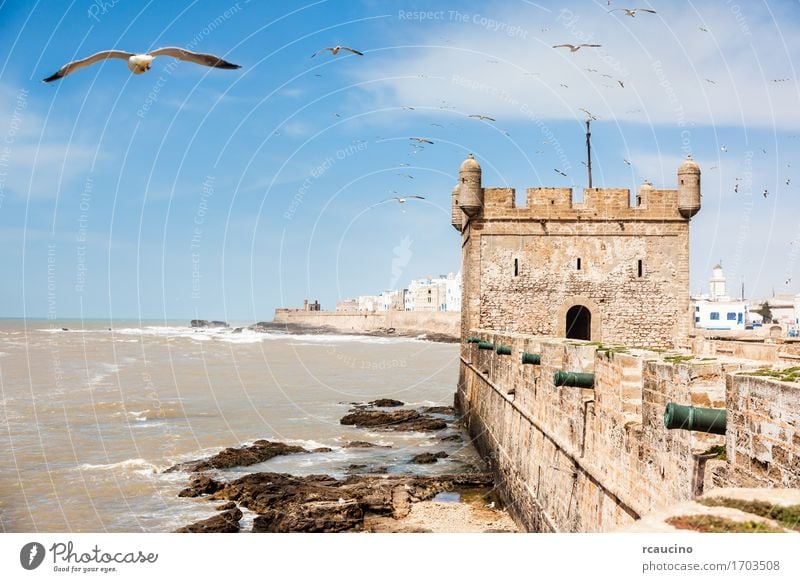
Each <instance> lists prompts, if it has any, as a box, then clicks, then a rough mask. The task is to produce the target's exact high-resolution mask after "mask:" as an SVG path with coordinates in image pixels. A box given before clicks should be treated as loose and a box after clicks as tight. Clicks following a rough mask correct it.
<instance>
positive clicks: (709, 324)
mask: <svg viewBox="0 0 800 582" xmlns="http://www.w3.org/2000/svg"><path fill="white" fill-rule="evenodd" d="M708 286H709V291H710V293H709V294H708V295H701V296H700V297H696V298H694V299H693V300H692V303H693V305H694V326H695V327H697V328H702V329H713V330H742V331H743V330H745V329H746V328H747V326H748V325H750V311H749V308H748V305H747V302H746V301H739V300H735V299H731V298H730V296H729V295H728V293H727V289H726V280H725V275H723V273H722V265H715V266H714V271H713V274H712V275H711V279H709V285H708Z"/></svg>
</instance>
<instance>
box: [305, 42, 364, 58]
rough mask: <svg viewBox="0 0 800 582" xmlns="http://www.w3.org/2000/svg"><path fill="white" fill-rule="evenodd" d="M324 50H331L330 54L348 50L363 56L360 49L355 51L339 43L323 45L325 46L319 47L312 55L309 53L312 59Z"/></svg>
mask: <svg viewBox="0 0 800 582" xmlns="http://www.w3.org/2000/svg"><path fill="white" fill-rule="evenodd" d="M325 51H331V54H333V55H338V54H339V51H349V52H351V53H353V54H354V55H360V56H362V57H363V56H364V53H362V52H361V51H357V50H356V49H351V48H350V47H349V46H341V45H338V44H337V45H336V46H329V47H325V48H322V49H319V50H318V51H317V52H315V53H314V54H313V55H311V58H312V59H313V58H314V57H315V56H317V55H318V54H319V53H324V52H325Z"/></svg>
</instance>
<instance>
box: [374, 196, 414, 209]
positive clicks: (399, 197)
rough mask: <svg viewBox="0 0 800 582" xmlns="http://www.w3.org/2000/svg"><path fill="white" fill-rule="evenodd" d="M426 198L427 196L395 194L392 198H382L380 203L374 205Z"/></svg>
mask: <svg viewBox="0 0 800 582" xmlns="http://www.w3.org/2000/svg"><path fill="white" fill-rule="evenodd" d="M411 199H414V200H425V196H417V195H413V196H393V197H391V198H387V199H386V200H381V201H380V202H378V204H374V205H373V206H378V205H379V204H385V203H386V202H397V203H398V204H405V203H406V202H408V201H409V200H411Z"/></svg>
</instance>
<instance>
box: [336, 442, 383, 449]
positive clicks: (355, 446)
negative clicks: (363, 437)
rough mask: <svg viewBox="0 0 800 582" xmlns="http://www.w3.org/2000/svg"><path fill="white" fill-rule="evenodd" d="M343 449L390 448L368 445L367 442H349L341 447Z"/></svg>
mask: <svg viewBox="0 0 800 582" xmlns="http://www.w3.org/2000/svg"><path fill="white" fill-rule="evenodd" d="M342 448H344V449H371V448H381V449H390V448H392V447H390V446H387V445H376V444H374V443H368V442H367V441H350V442H348V443H347V444H345V445H342Z"/></svg>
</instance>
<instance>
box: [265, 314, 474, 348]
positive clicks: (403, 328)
mask: <svg viewBox="0 0 800 582" xmlns="http://www.w3.org/2000/svg"><path fill="white" fill-rule="evenodd" d="M460 322H461V314H460V313H459V312H452V311H431V312H419V311H379V312H358V311H297V310H293V309H276V310H275V318H274V319H273V324H283V325H290V326H300V327H303V328H307V329H309V330H314V329H317V330H320V331H327V332H338V333H367V334H375V333H379V334H386V335H402V336H418V335H426V336H430V337H431V339H438V340H449V341H458V337H459V333H460V331H459V324H460Z"/></svg>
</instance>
